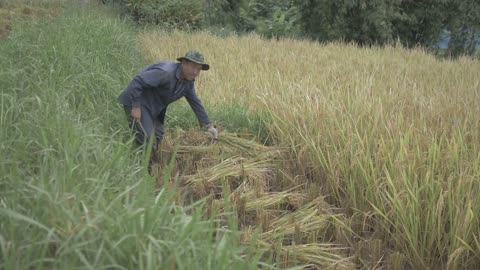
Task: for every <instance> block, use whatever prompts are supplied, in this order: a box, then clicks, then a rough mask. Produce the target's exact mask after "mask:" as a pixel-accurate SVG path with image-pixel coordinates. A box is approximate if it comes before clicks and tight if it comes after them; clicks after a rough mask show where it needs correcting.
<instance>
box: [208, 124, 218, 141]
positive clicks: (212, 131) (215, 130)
mask: <svg viewBox="0 0 480 270" xmlns="http://www.w3.org/2000/svg"><path fill="white" fill-rule="evenodd" d="M207 131H208V132H210V133H212V136H213V140H214V141H216V140H218V131H217V129H216V128H215V127H214V126H213V125H210V126H209V127H208V129H207Z"/></svg>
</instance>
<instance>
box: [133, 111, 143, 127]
mask: <svg viewBox="0 0 480 270" xmlns="http://www.w3.org/2000/svg"><path fill="white" fill-rule="evenodd" d="M132 117H133V119H134V120H135V122H137V123H140V119H141V118H142V110H141V108H140V107H132Z"/></svg>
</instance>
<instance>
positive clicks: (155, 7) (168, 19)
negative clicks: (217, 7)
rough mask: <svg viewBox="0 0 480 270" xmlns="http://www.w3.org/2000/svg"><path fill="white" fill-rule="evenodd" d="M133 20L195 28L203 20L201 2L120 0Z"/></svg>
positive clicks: (166, 25)
mask: <svg viewBox="0 0 480 270" xmlns="http://www.w3.org/2000/svg"><path fill="white" fill-rule="evenodd" d="M120 1H122V3H123V5H124V6H125V8H126V10H127V11H128V13H129V14H130V15H131V16H132V17H133V18H134V20H135V21H137V22H139V23H142V24H159V25H162V26H164V27H177V28H184V29H191V28H193V29H195V28H198V27H200V25H201V24H202V21H203V8H204V6H203V3H202V2H201V1H197V0H120Z"/></svg>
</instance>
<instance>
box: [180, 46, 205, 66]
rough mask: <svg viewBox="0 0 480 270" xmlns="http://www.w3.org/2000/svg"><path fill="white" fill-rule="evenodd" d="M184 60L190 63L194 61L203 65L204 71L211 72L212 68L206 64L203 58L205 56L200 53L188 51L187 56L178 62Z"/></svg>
mask: <svg viewBox="0 0 480 270" xmlns="http://www.w3.org/2000/svg"><path fill="white" fill-rule="evenodd" d="M183 59H186V60H189V61H192V62H194V63H197V64H200V65H202V70H209V69H210V66H209V65H208V64H207V63H205V62H204V61H205V60H204V58H203V54H202V53H201V52H199V51H193V50H192V51H188V52H187V53H186V54H185V56H182V57H179V58H177V61H179V62H181V61H182V60H183Z"/></svg>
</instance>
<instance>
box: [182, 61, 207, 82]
mask: <svg viewBox="0 0 480 270" xmlns="http://www.w3.org/2000/svg"><path fill="white" fill-rule="evenodd" d="M200 70H202V65H200V64H197V63H194V62H191V61H188V60H182V75H183V76H182V77H183V79H184V80H188V81H193V80H194V79H195V77H197V76H198V74H200Z"/></svg>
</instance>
